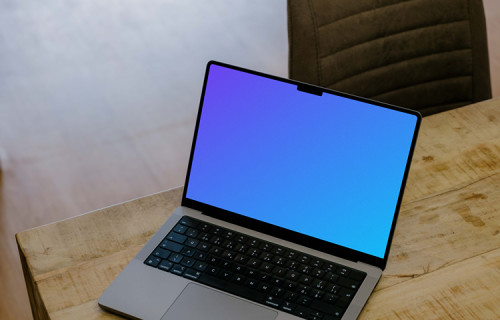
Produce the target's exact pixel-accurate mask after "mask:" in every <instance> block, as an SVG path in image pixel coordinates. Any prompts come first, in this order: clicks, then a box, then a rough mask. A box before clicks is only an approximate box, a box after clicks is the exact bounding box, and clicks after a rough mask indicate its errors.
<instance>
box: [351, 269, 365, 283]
mask: <svg viewBox="0 0 500 320" xmlns="http://www.w3.org/2000/svg"><path fill="white" fill-rule="evenodd" d="M365 276H366V273H364V272H361V271H357V270H352V271H351V273H350V274H349V278H351V279H353V280H356V281H359V282H361V281H363V279H364V278H365Z"/></svg>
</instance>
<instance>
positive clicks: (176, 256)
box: [168, 253, 183, 263]
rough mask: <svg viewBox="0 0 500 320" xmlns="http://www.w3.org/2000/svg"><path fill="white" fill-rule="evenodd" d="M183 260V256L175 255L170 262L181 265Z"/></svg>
mask: <svg viewBox="0 0 500 320" xmlns="http://www.w3.org/2000/svg"><path fill="white" fill-rule="evenodd" d="M182 258H183V256H182V254H180V253H174V254H171V255H170V257H169V258H168V260H170V261H172V262H173V263H179V262H181V260H182Z"/></svg>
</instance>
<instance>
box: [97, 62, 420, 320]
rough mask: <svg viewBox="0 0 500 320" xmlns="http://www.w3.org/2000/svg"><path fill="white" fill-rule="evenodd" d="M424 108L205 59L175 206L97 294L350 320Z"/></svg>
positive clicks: (387, 226) (219, 315)
mask: <svg viewBox="0 0 500 320" xmlns="http://www.w3.org/2000/svg"><path fill="white" fill-rule="evenodd" d="M420 121H421V116H420V115H419V113H418V112H416V111H411V110H407V109H403V108H399V107H395V106H391V105H387V104H384V103H380V102H375V101H371V100H367V99H363V98H360V97H355V96H351V95H347V94H344V93H339V92H335V91H332V90H328V89H324V88H320V87H316V86H312V85H308V84H304V83H300V82H297V81H293V80H289V79H282V78H278V77H275V76H271V75H267V74H263V73H260V72H256V71H250V70H246V69H243V68H239V67H235V66H231V65H227V64H224V63H220V62H214V61H211V62H209V63H208V65H207V69H206V75H205V81H204V85H203V91H202V94H201V101H200V107H199V112H198V118H197V121H196V128H195V132H194V139H193V145H192V150H191V156H190V160H189V166H188V171H187V176H186V182H185V189H184V194H183V196H182V206H181V207H179V208H177V209H176V210H175V211H174V212H173V214H172V215H171V216H170V217H169V218H168V219H167V221H166V222H165V223H164V224H163V226H162V227H161V228H160V229H159V230H158V232H157V233H156V234H155V235H154V236H153V237H152V238H151V239H150V240H149V241H148V243H147V244H146V245H145V246H144V247H143V248H142V249H141V250H140V252H139V253H138V254H137V255H136V256H135V257H134V258H133V259H132V261H131V262H130V263H129V264H128V265H127V266H126V267H125V269H124V270H123V271H122V272H121V273H120V274H119V276H118V277H117V278H116V279H115V281H114V282H113V283H112V284H111V285H110V286H109V287H108V288H107V289H106V291H105V292H104V293H103V294H102V296H101V297H100V298H99V305H100V306H101V307H102V308H104V309H106V310H109V311H112V312H115V313H118V314H121V315H124V316H127V317H130V318H139V319H162V320H196V319H203V320H229V319H238V320H250V319H252V320H254V319H260V320H272V319H277V320H285V319H290V320H291V319H322V320H329V319H356V318H357V316H358V315H359V313H360V312H361V310H362V308H363V306H364V305H365V303H366V301H367V299H368V297H369V295H370V294H371V292H372V291H373V289H374V287H375V285H376V284H377V282H378V280H379V278H380V276H381V274H382V271H383V270H384V268H385V266H386V263H387V259H388V255H389V248H390V244H391V239H392V236H393V233H394V228H395V223H396V219H397V216H398V212H399V208H400V204H401V199H402V197H403V189H404V186H405V182H406V177H407V175H408V171H409V167H410V161H411V158H412V153H413V149H414V147H415V141H416V137H417V132H418V128H419V125H420Z"/></svg>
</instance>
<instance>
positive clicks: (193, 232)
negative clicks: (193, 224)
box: [185, 228, 200, 238]
mask: <svg viewBox="0 0 500 320" xmlns="http://www.w3.org/2000/svg"><path fill="white" fill-rule="evenodd" d="M185 234H186V236H188V237H191V238H196V237H198V235H199V234H200V233H199V232H198V230H196V229H193V228H189V229H188V230H187V232H186V233H185Z"/></svg>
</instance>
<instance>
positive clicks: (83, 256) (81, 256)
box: [17, 99, 500, 320]
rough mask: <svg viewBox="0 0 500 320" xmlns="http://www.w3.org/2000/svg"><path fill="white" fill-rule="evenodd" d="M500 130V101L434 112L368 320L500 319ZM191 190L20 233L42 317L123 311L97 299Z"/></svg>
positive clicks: (416, 156) (368, 307) (427, 121)
mask: <svg viewBox="0 0 500 320" xmlns="http://www.w3.org/2000/svg"><path fill="white" fill-rule="evenodd" d="M498 128H500V99H496V100H490V101H487V102H482V103H478V104H475V105H471V106H467V107H463V108H460V109H456V110H452V111H449V112H446V113H442V114H437V115H434V116H431V117H427V118H424V120H423V122H422V127H421V131H420V136H419V139H418V142H417V146H416V150H415V154H414V162H413V164H412V167H411V170H410V176H409V180H408V188H407V190H406V193H405V197H404V203H403V206H402V209H401V212H400V216H399V220H398V224H397V228H396V232H395V235H394V239H393V246H392V249H391V254H390V258H389V263H388V266H387V268H386V270H385V271H384V273H383V276H382V279H381V281H380V282H379V284H378V286H377V288H376V290H375V292H374V294H373V295H372V297H371V298H370V299H369V301H368V304H367V305H366V307H365V309H364V310H363V312H362V314H361V316H360V319H492V320H493V319H498V318H500V304H498V297H500V214H499V213H500V194H499V193H498V190H500V162H499V161H497V160H498V159H499V158H500V130H499V129H498ZM465 132H467V134H464V133H465ZM181 192H182V189H181V188H176V189H172V190H169V191H166V192H162V193H158V194H155V195H152V196H148V197H144V198H140V199H137V200H133V201H130V202H126V203H123V204H119V205H116V206H112V207H109V208H105V209H102V210H99V211H95V212H92V213H89V214H85V215H82V216H79V217H76V218H73V219H68V220H65V221H61V222H57V223H54V224H50V225H46V226H42V227H38V228H35V229H32V230H28V231H24V232H21V233H19V234H18V235H17V240H18V243H19V248H20V251H21V253H22V256H23V257H26V260H25V262H26V265H25V268H26V269H27V273H28V274H29V277H28V278H27V281H28V282H30V281H31V282H32V283H31V286H32V287H33V290H32V294H31V297H32V303H33V304H34V305H35V306H36V310H37V312H38V313H39V318H40V319H68V318H71V319H108V318H110V319H111V318H115V317H116V316H114V315H111V314H109V313H107V312H104V311H102V310H100V309H99V307H98V306H97V301H96V299H97V297H98V296H99V295H100V294H101V293H102V292H103V290H104V289H105V288H106V287H107V286H108V285H109V284H110V283H111V281H113V279H114V278H115V277H116V276H117V274H118V273H119V272H120V271H121V270H122V268H123V267H124V266H125V265H126V264H127V263H128V261H130V259H132V257H133V256H134V255H135V254H136V253H137V251H138V250H139V249H140V248H141V246H142V245H143V244H144V243H145V242H146V241H147V240H148V239H149V238H150V237H151V235H152V234H153V233H154V232H155V231H156V230H157V228H158V227H159V226H160V225H161V224H162V223H163V221H164V220H165V219H166V218H167V217H168V216H169V214H170V213H171V212H172V211H173V210H174V208H175V207H176V206H177V205H179V203H180V197H181ZM37 296H38V298H37Z"/></svg>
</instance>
